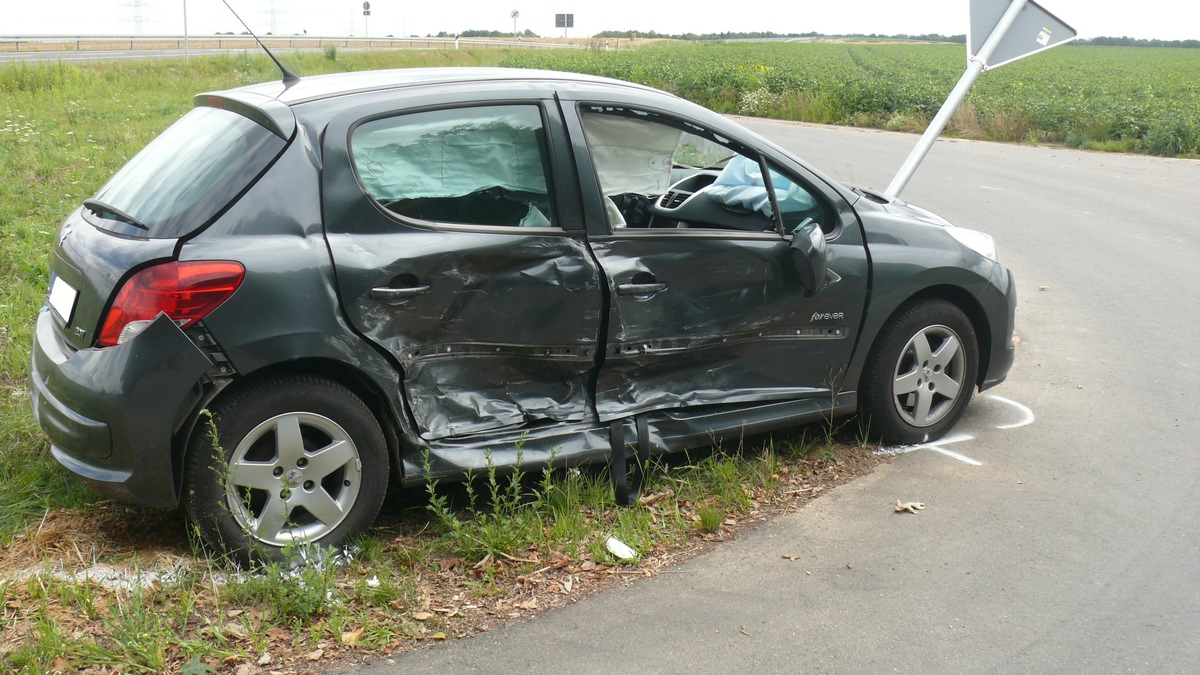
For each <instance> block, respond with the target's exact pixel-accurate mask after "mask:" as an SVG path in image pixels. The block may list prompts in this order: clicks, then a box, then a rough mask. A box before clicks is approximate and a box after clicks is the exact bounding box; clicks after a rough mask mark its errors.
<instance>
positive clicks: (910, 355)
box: [859, 299, 979, 445]
mask: <svg viewBox="0 0 1200 675" xmlns="http://www.w3.org/2000/svg"><path fill="white" fill-rule="evenodd" d="M978 370H979V342H978V339H977V338H976V336H975V329H974V327H973V326H972V325H971V322H970V320H968V319H967V317H966V315H965V314H963V312H962V310H960V309H959V308H958V307H956V306H955V305H953V304H951V303H949V302H947V301H945V300H940V299H925V300H919V301H916V302H913V303H911V304H909V305H907V306H905V307H903V308H902V309H901V310H900V311H898V312H897V313H896V315H895V316H893V317H892V318H891V320H890V321H888V323H887V325H886V326H884V328H883V330H882V331H880V333H879V337H878V338H877V339H876V340H875V345H874V347H873V348H872V350H871V353H870V356H868V358H867V363H866V366H865V369H864V371H863V378H862V382H861V386H860V388H859V412H860V415H861V417H862V418H863V421H864V425H863V426H864V430H865V431H866V433H867V435H868V436H870V437H872V438H874V439H876V440H880V441H883V442H886V443H895V444H899V445H912V444H915V443H927V442H929V441H932V440H936V439H938V438H940V437H941V436H942V435H944V434H945V433H946V432H947V431H948V430H949V429H950V428H951V427H953V426H954V424H955V423H956V422H958V419H959V417H961V416H962V414H963V411H964V410H966V407H967V403H968V402H969V401H970V400H971V395H972V393H973V392H974V389H975V381H976V374H977V373H978Z"/></svg>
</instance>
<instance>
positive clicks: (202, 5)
mask: <svg viewBox="0 0 1200 675" xmlns="http://www.w3.org/2000/svg"><path fill="white" fill-rule="evenodd" d="M977 1H981V0H977ZM996 1H999V2H1003V1H1004V0H996ZM230 4H232V5H233V7H234V9H236V10H237V11H238V13H239V14H241V15H242V18H243V19H245V20H246V22H247V23H249V24H250V26H251V28H253V29H255V30H256V31H261V32H263V33H267V32H274V33H276V34H289V33H300V32H302V31H307V32H308V34H310V35H322V36H324V35H329V36H343V35H363V34H364V33H365V34H369V35H373V36H383V35H389V34H391V35H411V34H417V35H426V34H431V33H432V34H437V33H438V32H439V31H446V32H448V33H454V32H459V31H463V30H468V29H487V30H501V31H511V30H512V28H513V21H512V19H511V18H510V14H511V12H512V11H513V10H517V11H519V12H520V16H519V18H518V19H517V28H518V29H519V30H522V31H524V30H525V29H527V28H528V29H530V30H532V31H533V32H535V33H537V34H539V35H542V36H553V35H561V34H562V29H556V28H555V27H554V15H555V14H556V13H567V12H570V13H573V14H574V15H575V27H574V28H573V29H571V30H570V34H571V35H572V36H584V35H590V34H592V33H596V32H599V31H602V30H628V29H632V30H641V31H648V30H654V31H658V32H660V33H685V32H692V33H715V32H721V31H734V32H737V31H767V30H769V31H774V32H776V33H790V32H796V33H804V32H809V31H817V32H820V33H826V34H837V33H883V34H896V33H909V34H922V33H941V34H945V35H950V34H956V33H965V32H967V16H968V6H969V0H840V1H838V2H829V1H828V0H821V1H816V0H756V1H754V2H745V3H730V2H704V3H702V2H665V1H660V2H657V3H646V2H641V1H639V2H634V1H632V0H608V1H607V2H596V1H595V0H591V1H588V2H581V1H580V0H511V1H510V2H496V1H495V0H450V1H449V2H413V1H412V0H404V1H403V2H402V1H401V0H372V2H371V16H370V18H369V24H364V17H363V10H362V5H363V3H362V0H230ZM1040 4H1041V5H1042V6H1043V7H1045V8H1046V9H1048V10H1049V11H1050V12H1052V13H1054V14H1055V15H1057V16H1058V17H1059V18H1060V19H1062V20H1063V21H1064V22H1066V23H1067V24H1069V25H1071V26H1073V27H1074V28H1075V29H1076V30H1078V31H1079V35H1080V37H1096V36H1100V35H1107V36H1121V35H1128V36H1131V37H1137V38H1160V39H1165V40H1180V39H1192V38H1195V39H1200V3H1197V2H1194V0H1140V1H1139V2H1132V1H1130V0H1122V1H1121V2H1116V1H1114V0H1042V1H1041V2H1040ZM0 5H3V9H0V35H46V34H54V35H167V34H170V35H181V34H183V30H184V27H183V15H184V7H185V6H186V7H187V17H188V33H189V34H193V35H202V34H212V33H215V32H226V31H234V32H241V31H242V28H241V26H240V25H238V24H237V22H236V20H235V19H234V18H233V17H232V16H231V15H230V14H229V11H228V10H227V9H225V6H224V5H223V4H222V2H221V0H48V1H46V2H35V1H32V0H0ZM702 5H703V6H704V7H705V9H700V7H701V6H702ZM687 7H690V9H685V8H687ZM708 7H712V8H713V9H707V8H708Z"/></svg>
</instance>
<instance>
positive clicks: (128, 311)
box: [98, 260, 246, 347]
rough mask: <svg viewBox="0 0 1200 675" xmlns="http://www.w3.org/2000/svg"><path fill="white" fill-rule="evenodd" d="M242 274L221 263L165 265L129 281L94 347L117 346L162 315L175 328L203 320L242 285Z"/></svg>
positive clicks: (239, 268)
mask: <svg viewBox="0 0 1200 675" xmlns="http://www.w3.org/2000/svg"><path fill="white" fill-rule="evenodd" d="M245 276H246V270H245V268H244V267H242V265H241V264H240V263H236V262H230V261H224V260H197V261H191V262H169V263H165V264H162V265H155V266H154V267H147V268H146V269H144V270H141V271H139V272H137V273H136V274H134V275H133V276H132V277H130V278H129V280H128V281H126V282H125V285H124V286H122V287H121V291H120V292H119V293H117V299H116V300H114V301H113V304H112V307H111V308H110V309H109V310H108V315H107V316H105V318H104V325H103V327H102V328H101V329H100V339H99V342H98V344H99V346H101V347H112V346H115V345H119V344H121V343H123V342H125V341H126V340H129V339H130V338H132V337H133V336H135V335H137V334H138V333H140V332H142V331H143V330H145V329H146V327H148V326H149V325H150V323H151V322H153V321H154V319H156V318H157V317H158V315H159V314H166V315H167V316H168V317H170V318H171V319H172V320H173V321H174V322H175V323H176V324H178V325H179V327H180V328H187V327H188V326H191V325H192V324H194V323H196V322H197V321H199V320H201V319H203V318H204V317H205V316H208V314H209V313H210V312H212V311H213V310H214V309H216V308H217V307H219V306H220V305H221V303H223V302H225V301H226V300H227V299H229V296H231V295H233V292H234V291H236V290H237V288H238V286H239V285H241V283H242V279H243V278H245Z"/></svg>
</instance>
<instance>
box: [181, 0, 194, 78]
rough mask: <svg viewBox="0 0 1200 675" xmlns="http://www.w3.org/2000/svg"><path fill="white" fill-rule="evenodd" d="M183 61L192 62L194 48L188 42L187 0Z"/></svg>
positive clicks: (185, 6)
mask: <svg viewBox="0 0 1200 675" xmlns="http://www.w3.org/2000/svg"><path fill="white" fill-rule="evenodd" d="M183 62H184V63H191V62H192V50H191V46H190V45H189V44H188V29H187V0H183Z"/></svg>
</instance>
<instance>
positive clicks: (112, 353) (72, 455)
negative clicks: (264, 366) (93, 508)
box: [29, 312, 212, 507]
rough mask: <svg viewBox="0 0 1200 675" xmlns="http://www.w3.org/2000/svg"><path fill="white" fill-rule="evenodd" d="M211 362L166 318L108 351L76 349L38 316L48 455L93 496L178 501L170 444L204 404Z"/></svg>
mask: <svg viewBox="0 0 1200 675" xmlns="http://www.w3.org/2000/svg"><path fill="white" fill-rule="evenodd" d="M211 366H212V362H211V361H210V360H209V358H208V357H207V356H206V355H205V354H204V352H202V351H201V350H200V349H198V348H197V347H196V346H195V345H194V344H192V342H191V341H190V340H189V339H188V338H187V337H186V336H185V335H184V334H183V333H182V332H180V330H179V329H178V328H177V327H176V326H175V324H174V323H172V322H171V321H170V320H169V319H167V318H165V317H163V316H160V317H159V318H158V320H156V321H155V322H154V323H153V324H151V325H150V327H149V328H147V329H146V331H145V332H144V333H142V334H141V335H139V336H137V337H136V338H134V339H132V340H130V341H129V342H127V343H126V344H123V345H119V346H117V347H111V348H107V349H84V350H79V351H75V350H72V349H71V348H70V347H68V346H67V345H66V344H65V343H64V342H63V340H62V337H61V336H60V334H59V332H58V329H57V328H56V327H55V324H54V319H53V317H52V314H51V313H50V312H42V314H41V315H40V316H39V317H38V322H37V332H36V337H35V339H34V345H33V358H32V362H31V364H30V369H29V385H30V386H29V389H30V396H31V399H32V403H33V410H34V414H35V416H36V417H37V420H38V423H39V424H40V425H41V427H42V429H43V430H44V431H45V432H46V435H47V436H49V437H50V443H51V446H50V453H51V455H53V457H54V458H55V460H57V461H58V463H59V464H61V465H62V466H63V467H64V468H66V469H67V471H69V472H71V473H73V474H75V475H76V476H78V477H79V479H80V480H81V481H83V482H84V484H86V485H87V486H88V487H89V488H91V489H92V490H94V491H95V492H97V493H99V494H101V495H104V496H106V497H111V498H113V499H117V500H120V501H126V502H131V503H135V504H142V505H146V506H162V507H173V506H175V505H177V504H178V502H179V489H178V474H179V471H178V466H177V461H176V459H177V457H178V454H177V453H175V452H174V449H175V448H174V446H173V441H174V438H175V436H176V433H177V432H178V430H179V429H180V427H181V426H182V425H183V424H184V423H185V422H186V421H187V419H188V418H189V416H190V415H191V414H192V413H193V411H194V410H195V408H196V406H197V405H198V404H199V402H200V400H201V397H202V395H203V393H204V390H203V387H202V386H201V384H200V381H201V378H202V377H203V376H204V374H205V372H207V371H208V369H209V368H210V367H211Z"/></svg>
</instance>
